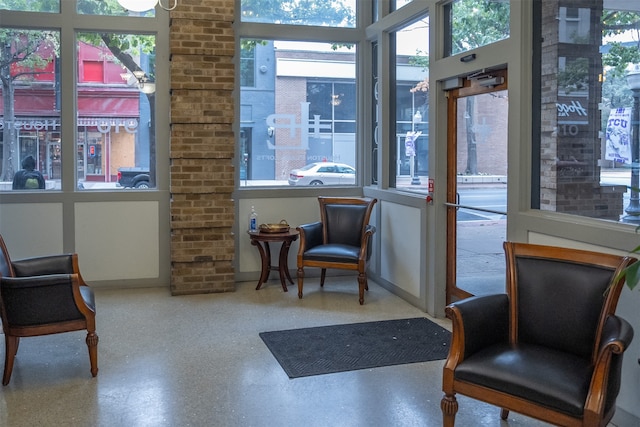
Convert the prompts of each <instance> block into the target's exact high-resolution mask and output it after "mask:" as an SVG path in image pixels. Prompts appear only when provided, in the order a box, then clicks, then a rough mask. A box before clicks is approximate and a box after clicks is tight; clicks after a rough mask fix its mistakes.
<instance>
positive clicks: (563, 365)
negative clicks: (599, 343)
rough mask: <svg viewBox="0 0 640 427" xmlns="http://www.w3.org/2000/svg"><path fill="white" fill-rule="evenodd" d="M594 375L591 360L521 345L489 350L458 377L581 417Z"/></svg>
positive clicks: (476, 356)
mask: <svg viewBox="0 0 640 427" xmlns="http://www.w3.org/2000/svg"><path fill="white" fill-rule="evenodd" d="M592 372H593V368H592V366H591V364H590V361H589V360H586V359H584V358H581V357H578V356H576V355H574V354H569V353H564V352H561V351H557V350H553V349H548V348H544V347H539V346H535V345H527V344H522V343H520V344H517V345H510V344H496V345H493V346H491V347H488V348H486V349H484V350H482V351H480V352H478V353H476V354H474V355H472V356H470V357H469V358H467V359H465V360H464V361H463V362H462V363H460V364H459V365H458V366H457V367H456V370H455V373H454V376H455V378H456V380H461V381H468V382H471V383H474V384H480V385H483V386H485V387H488V388H491V389H494V390H498V391H502V392H504V393H507V394H510V395H514V396H518V397H522V398H524V399H527V400H531V401H533V402H536V403H538V404H540V405H542V406H545V407H548V408H552V409H555V410H557V411H560V412H563V413H566V414H568V415H571V416H574V417H581V416H582V414H583V412H584V404H585V401H586V398H587V392H588V389H589V383H590V381H591V375H592Z"/></svg>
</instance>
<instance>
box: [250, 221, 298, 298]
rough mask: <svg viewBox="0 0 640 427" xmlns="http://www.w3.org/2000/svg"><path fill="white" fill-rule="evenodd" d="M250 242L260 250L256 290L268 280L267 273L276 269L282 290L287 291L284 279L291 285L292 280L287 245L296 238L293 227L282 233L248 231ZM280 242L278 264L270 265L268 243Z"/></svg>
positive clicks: (296, 232) (295, 231)
mask: <svg viewBox="0 0 640 427" xmlns="http://www.w3.org/2000/svg"><path fill="white" fill-rule="evenodd" d="M247 233H249V238H250V239H251V244H252V245H253V246H256V247H257V248H258V251H259V252H260V259H261V260H262V272H261V273H260V280H258V286H256V290H258V289H260V287H261V286H262V284H263V283H264V282H266V281H267V280H269V274H270V273H271V271H273V270H277V271H278V272H279V273H280V283H281V284H282V290H283V291H285V292H287V283H286V280H287V279H288V280H289V283H291V284H292V285H293V280H292V279H291V275H290V274H289V265H288V262H287V260H288V258H289V247H291V242H293V241H295V240H297V239H298V231H297V230H295V229H293V230H291V229H290V230H289V231H287V232H284V233H263V232H261V231H248V232H247ZM274 242H275V243H278V242H281V243H282V246H281V247H280V257H279V259H278V265H271V250H270V248H269V243H274Z"/></svg>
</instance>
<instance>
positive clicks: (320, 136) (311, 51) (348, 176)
mask: <svg viewBox="0 0 640 427" xmlns="http://www.w3.org/2000/svg"><path fill="white" fill-rule="evenodd" d="M241 44H242V45H243V46H245V47H246V48H247V49H248V47H250V48H251V49H254V50H255V52H254V58H255V61H254V64H255V67H257V70H256V72H255V85H254V86H243V87H242V89H241V93H240V98H241V99H240V104H241V107H240V115H241V132H240V149H241V153H242V163H241V167H240V185H242V186H259V185H271V186H272V185H281V186H309V185H355V184H356V169H355V168H356V111H357V110H356V78H355V56H356V55H355V51H356V47H355V46H353V45H349V46H346V45H335V44H334V45H332V44H329V43H308V42H284V41H277V40H276V41H273V40H272V41H261V42H259V43H256V42H255V41H254V40H248V39H243V40H242V41H241ZM244 71H247V72H248V70H243V72H244Z"/></svg>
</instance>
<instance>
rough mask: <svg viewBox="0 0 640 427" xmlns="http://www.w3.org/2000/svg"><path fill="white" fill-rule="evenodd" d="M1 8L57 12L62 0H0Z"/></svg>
mask: <svg viewBox="0 0 640 427" xmlns="http://www.w3.org/2000/svg"><path fill="white" fill-rule="evenodd" d="M0 9H3V10H20V11H24V12H50V13H57V12H59V11H60V0H0Z"/></svg>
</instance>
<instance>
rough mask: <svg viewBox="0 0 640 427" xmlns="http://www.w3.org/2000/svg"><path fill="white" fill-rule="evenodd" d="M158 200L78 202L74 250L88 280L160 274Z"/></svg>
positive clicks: (145, 277)
mask: <svg viewBox="0 0 640 427" xmlns="http://www.w3.org/2000/svg"><path fill="white" fill-rule="evenodd" d="M158 208H159V207H158V203H157V202H153V201H149V202H97V203H77V204H76V206H75V216H76V218H75V219H76V251H77V252H78V254H79V258H80V271H82V275H83V277H84V278H85V279H86V280H87V282H90V281H91V280H121V279H147V278H157V277H158V276H159V262H160V261H159V236H158V233H159V226H158V218H159V212H158Z"/></svg>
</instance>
